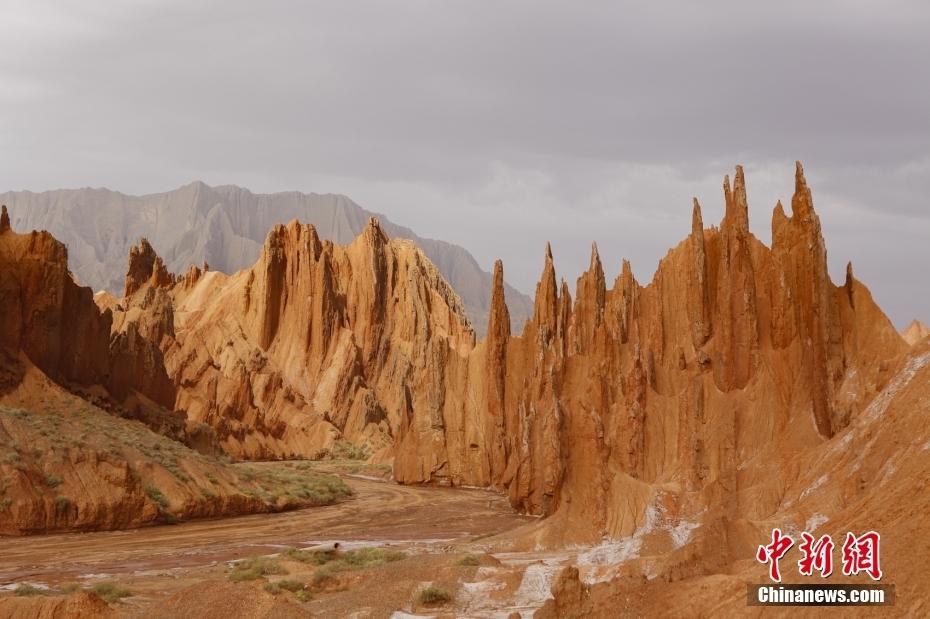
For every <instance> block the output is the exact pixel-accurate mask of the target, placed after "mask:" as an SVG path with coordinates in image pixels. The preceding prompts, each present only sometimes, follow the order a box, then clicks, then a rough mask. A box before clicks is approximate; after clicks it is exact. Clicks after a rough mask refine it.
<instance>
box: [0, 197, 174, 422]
mask: <svg viewBox="0 0 930 619" xmlns="http://www.w3.org/2000/svg"><path fill="white" fill-rule="evenodd" d="M0 224H2V225H0V230H2V232H0V315H2V316H3V320H2V321H0V350H2V351H3V352H2V356H3V358H4V359H6V362H5V365H6V366H7V367H8V368H9V367H11V366H15V365H17V364H18V362H17V361H16V358H17V357H18V355H19V354H20V352H22V354H25V355H26V356H27V357H28V358H29V359H30V361H31V362H32V363H34V364H35V365H36V366H37V367H38V368H39V369H41V370H42V371H43V372H44V373H46V374H47V375H49V376H50V377H52V378H53V379H55V380H56V381H59V382H64V383H72V384H75V385H79V386H92V385H100V386H103V387H105V388H106V389H107V390H108V391H110V393H111V394H112V395H113V396H114V397H115V398H116V399H117V400H118V401H122V400H124V399H125V398H126V397H127V396H128V395H129V394H130V393H131V392H133V391H138V392H139V393H142V394H143V395H145V396H146V397H148V398H150V399H151V400H153V401H154V402H156V403H158V404H162V405H166V406H169V407H170V406H171V405H172V404H173V403H174V387H173V385H172V384H171V383H170V381H169V380H168V376H167V374H166V373H165V369H164V365H163V363H161V361H160V359H159V357H160V351H159V350H158V348H157V346H154V345H153V344H152V343H151V342H150V341H149V340H148V339H146V338H145V337H141V336H140V335H139V334H134V333H127V334H123V335H119V336H116V337H113V338H112V340H111V337H110V331H111V326H112V321H113V319H112V313H111V311H110V310H109V309H105V310H103V311H101V310H100V309H99V308H98V306H97V305H96V304H95V302H94V296H93V293H92V292H91V290H90V288H84V287H81V286H79V285H77V284H76V283H75V282H74V280H73V278H72V276H71V273H70V272H69V271H68V252H67V249H66V248H65V246H64V245H62V244H61V243H59V242H58V241H57V240H55V239H54V238H53V237H52V236H51V235H50V234H49V233H48V232H37V231H33V232H30V233H28V234H17V233H15V232H13V231H12V230H10V228H9V218H8V217H6V211H5V210H4V211H3V217H2V220H0ZM8 371H9V370H8ZM12 372H13V374H15V370H12ZM7 382H8V384H7V388H11V387H13V386H15V384H16V383H17V382H18V379H15V380H12V379H11V380H9V381H7Z"/></svg>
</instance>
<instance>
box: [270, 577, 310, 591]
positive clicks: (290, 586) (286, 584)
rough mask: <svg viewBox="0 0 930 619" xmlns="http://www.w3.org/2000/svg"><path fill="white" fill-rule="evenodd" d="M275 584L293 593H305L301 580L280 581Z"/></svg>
mask: <svg viewBox="0 0 930 619" xmlns="http://www.w3.org/2000/svg"><path fill="white" fill-rule="evenodd" d="M275 584H276V585H278V587H279V588H281V589H284V590H285V591H290V592H291V593H297V592H298V591H303V588H304V583H302V582H300V581H299V580H279V581H278V582H276V583H275Z"/></svg>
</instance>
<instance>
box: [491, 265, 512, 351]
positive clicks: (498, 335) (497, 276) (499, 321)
mask: <svg viewBox="0 0 930 619" xmlns="http://www.w3.org/2000/svg"><path fill="white" fill-rule="evenodd" d="M491 282H492V283H491V311H490V312H489V314H488V340H489V341H492V342H501V341H505V340H506V339H507V338H508V337H510V311H509V310H508V309H507V301H506V299H505V298H504V263H503V262H502V261H500V260H496V261H495V262H494V276H493V279H492V280H491Z"/></svg>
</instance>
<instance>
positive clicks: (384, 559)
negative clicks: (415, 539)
mask: <svg viewBox="0 0 930 619" xmlns="http://www.w3.org/2000/svg"><path fill="white" fill-rule="evenodd" d="M304 552H307V551H304ZM316 552H317V553H318V554H317V556H316V557H315V558H314V560H313V562H315V563H316V565H319V566H320V567H319V569H317V571H316V572H315V573H314V574H313V583H314V584H317V585H319V584H322V583H323V582H325V581H327V580H329V579H331V578H332V577H333V576H334V575H335V574H337V573H339V572H349V571H355V570H364V569H368V568H373V567H378V566H380V565H384V564H385V563H391V562H393V561H399V560H401V559H403V558H404V557H406V556H407V555H405V554H404V553H402V552H400V551H398V550H389V549H385V548H359V549H358V550H349V551H347V552H339V551H332V552H323V551H316ZM308 562H309V561H308Z"/></svg>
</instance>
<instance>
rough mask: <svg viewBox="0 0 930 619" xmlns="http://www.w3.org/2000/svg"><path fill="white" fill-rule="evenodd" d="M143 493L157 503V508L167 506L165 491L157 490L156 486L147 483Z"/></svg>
mask: <svg viewBox="0 0 930 619" xmlns="http://www.w3.org/2000/svg"><path fill="white" fill-rule="evenodd" d="M145 494H146V496H147V497H149V498H150V499H152V502H153V503H155V505H158V507H159V509H167V508H168V497H166V496H165V493H164V492H162V491H161V490H159V489H158V488H157V487H156V486H153V485H152V484H148V485H146V486H145Z"/></svg>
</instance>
